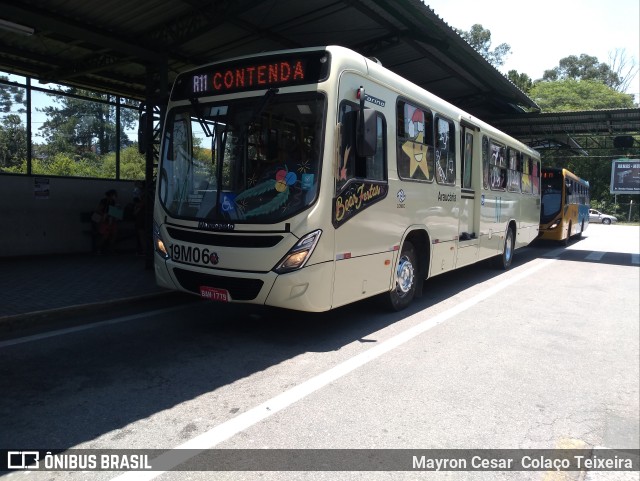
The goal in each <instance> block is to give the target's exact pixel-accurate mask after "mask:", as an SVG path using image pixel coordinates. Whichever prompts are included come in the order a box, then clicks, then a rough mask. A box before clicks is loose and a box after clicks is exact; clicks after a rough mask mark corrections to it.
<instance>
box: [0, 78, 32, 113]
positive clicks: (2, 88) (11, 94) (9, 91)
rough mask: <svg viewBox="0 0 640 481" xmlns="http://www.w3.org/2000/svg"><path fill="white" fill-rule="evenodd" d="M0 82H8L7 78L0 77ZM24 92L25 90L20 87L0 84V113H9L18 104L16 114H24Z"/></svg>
mask: <svg viewBox="0 0 640 481" xmlns="http://www.w3.org/2000/svg"><path fill="white" fill-rule="evenodd" d="M0 80H5V81H6V80H9V77H7V76H5V75H0ZM24 92H25V89H24V88H22V87H16V86H14V85H6V84H2V83H0V112H2V113H5V114H7V113H9V112H11V111H12V109H13V108H14V104H18V105H19V106H20V107H19V108H18V109H17V110H16V112H18V113H23V112H26V110H25V107H24Z"/></svg>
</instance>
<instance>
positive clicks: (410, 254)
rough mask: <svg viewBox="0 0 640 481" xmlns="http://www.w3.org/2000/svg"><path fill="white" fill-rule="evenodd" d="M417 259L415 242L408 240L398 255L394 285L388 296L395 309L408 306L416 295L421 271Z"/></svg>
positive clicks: (389, 303) (390, 305)
mask: <svg viewBox="0 0 640 481" xmlns="http://www.w3.org/2000/svg"><path fill="white" fill-rule="evenodd" d="M417 259H418V257H417V256H416V250H415V248H414V247H413V244H412V243H411V242H409V241H406V242H405V243H404V245H403V246H402V251H401V252H400V256H399V257H398V264H397V265H396V270H395V284H394V287H393V289H392V290H391V291H389V294H388V296H387V300H388V305H389V307H390V308H391V309H393V310H394V311H401V310H402V309H404V308H406V307H407V306H408V305H409V304H411V301H412V300H413V297H414V296H415V293H416V285H417V276H418V273H419V269H418V263H417Z"/></svg>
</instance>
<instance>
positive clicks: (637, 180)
mask: <svg viewBox="0 0 640 481" xmlns="http://www.w3.org/2000/svg"><path fill="white" fill-rule="evenodd" d="M611 193H612V194H640V159H618V160H614V161H613V162H612V164H611Z"/></svg>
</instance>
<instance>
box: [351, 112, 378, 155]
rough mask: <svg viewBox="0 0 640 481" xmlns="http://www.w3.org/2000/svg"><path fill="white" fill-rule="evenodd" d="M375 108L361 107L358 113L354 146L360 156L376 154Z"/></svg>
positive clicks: (376, 129) (376, 121)
mask: <svg viewBox="0 0 640 481" xmlns="http://www.w3.org/2000/svg"><path fill="white" fill-rule="evenodd" d="M377 117H378V116H377V114H376V111H375V110H372V109H361V110H360V112H359V115H358V125H357V127H356V131H357V132H358V137H357V141H356V148H357V150H358V155H359V156H360V157H372V156H374V155H376V148H377V146H378V118H377Z"/></svg>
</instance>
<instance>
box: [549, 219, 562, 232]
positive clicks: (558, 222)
mask: <svg viewBox="0 0 640 481" xmlns="http://www.w3.org/2000/svg"><path fill="white" fill-rule="evenodd" d="M558 225H560V221H559V220H557V221H555V222H554V223H553V224H551V225H550V226H549V230H551V229H555V228H556V227H558Z"/></svg>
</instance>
